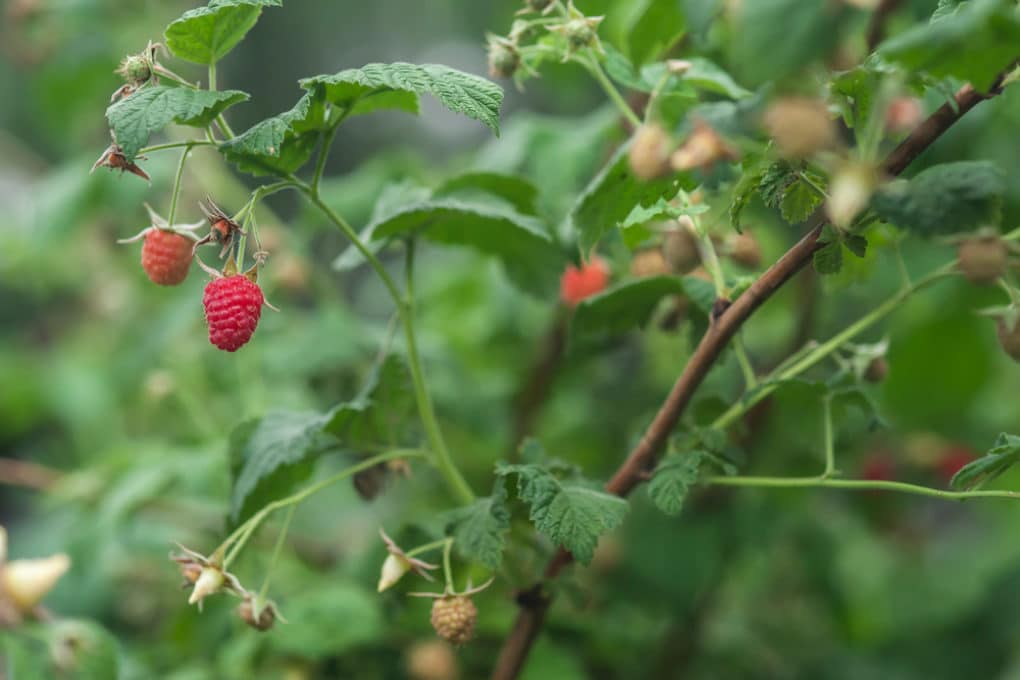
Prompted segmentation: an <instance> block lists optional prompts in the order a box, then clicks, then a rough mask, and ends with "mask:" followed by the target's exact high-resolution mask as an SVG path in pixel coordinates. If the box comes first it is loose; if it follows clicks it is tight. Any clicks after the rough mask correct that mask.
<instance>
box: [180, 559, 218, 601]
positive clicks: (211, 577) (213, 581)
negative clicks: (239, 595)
mask: <svg viewBox="0 0 1020 680" xmlns="http://www.w3.org/2000/svg"><path fill="white" fill-rule="evenodd" d="M223 580H224V579H223V571H222V570H221V569H219V568H217V567H213V566H208V567H203V568H202V571H201V572H200V573H199V575H198V579H197V580H196V581H195V589H194V590H192V591H191V597H189V598H188V604H196V603H197V604H198V605H199V606H201V604H202V600H204V599H205V598H207V597H209V596H210V595H214V594H216V593H218V592H219V591H220V589H221V588H222V587H223Z"/></svg>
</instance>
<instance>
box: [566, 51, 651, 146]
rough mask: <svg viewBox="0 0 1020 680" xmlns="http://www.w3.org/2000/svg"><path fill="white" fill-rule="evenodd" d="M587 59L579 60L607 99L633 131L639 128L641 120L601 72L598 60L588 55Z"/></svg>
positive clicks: (603, 72) (604, 73)
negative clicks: (600, 87)
mask: <svg viewBox="0 0 1020 680" xmlns="http://www.w3.org/2000/svg"><path fill="white" fill-rule="evenodd" d="M589 56H590V58H589V59H584V60H580V61H581V63H582V64H583V65H584V67H585V68H586V69H588V72H589V73H591V75H592V77H594V78H595V80H597V81H598V83H599V85H601V86H602V89H603V90H604V91H605V93H606V95H607V96H608V97H609V99H611V100H612V102H613V104H615V105H616V108H617V109H619V111H620V114H622V115H623V117H624V118H626V119H627V122H628V123H630V124H631V125H633V126H634V129H637V128H639V127H641V119H640V118H638V116H637V114H636V113H634V109H632V108H630V105H629V104H627V100H625V99H624V98H623V95H621V94H620V91H619V90H617V89H616V86H615V85H613V83H612V81H610V80H609V77H608V76H607V75H606V72H605V71H603V70H602V66H601V65H600V64H599V62H598V59H596V58H595V56H594V55H589Z"/></svg>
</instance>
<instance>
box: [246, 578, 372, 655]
mask: <svg viewBox="0 0 1020 680" xmlns="http://www.w3.org/2000/svg"><path fill="white" fill-rule="evenodd" d="M310 582H311V583H314V584H315V587H311V588H296V589H295V590H294V592H293V593H292V594H291V595H290V596H289V597H288V598H287V602H286V609H285V611H284V613H285V614H286V616H287V621H288V623H287V625H285V626H281V625H277V626H276V627H275V628H274V629H273V633H272V635H269V636H267V639H266V640H265V642H266V644H267V645H268V646H269V647H270V648H271V649H272V653H273V654H275V655H280V656H290V657H296V658H301V659H312V660H317V659H326V658H329V657H334V656H336V655H341V654H345V653H348V652H350V650H354V649H356V648H358V647H365V646H368V645H371V644H372V643H373V642H374V641H376V640H378V639H379V638H380V637H381V636H382V635H383V631H384V630H385V624H384V621H385V619H384V616H383V611H382V610H383V600H382V598H380V597H378V596H377V595H376V593H374V592H369V591H368V590H366V589H364V588H360V587H358V586H357V585H356V584H354V583H350V582H346V581H342V580H340V581H338V579H337V577H336V576H334V577H333V578H329V579H322V580H317V579H314V580H312V581H310ZM338 622H342V624H343V625H338Z"/></svg>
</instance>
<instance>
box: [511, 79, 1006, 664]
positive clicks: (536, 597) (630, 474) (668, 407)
mask: <svg viewBox="0 0 1020 680" xmlns="http://www.w3.org/2000/svg"><path fill="white" fill-rule="evenodd" d="M1003 75H1004V74H1003ZM1002 78H1003V76H1000V77H999V79H998V80H997V81H996V84H995V86H993V87H992V88H991V90H990V91H989V92H988V93H987V94H981V93H979V92H977V91H976V90H974V88H973V87H971V86H970V85H965V86H963V87H962V88H960V90H959V91H958V92H957V93H956V96H955V97H954V100H955V101H954V102H953V103H952V104H950V103H946V104H943V105H942V106H941V107H939V108H938V109H937V110H936V111H935V112H934V113H932V115H931V116H929V117H928V119H927V120H925V121H924V122H923V123H921V125H920V126H918V127H917V129H915V130H914V131H913V132H912V133H911V134H910V136H909V137H907V138H906V139H905V140H903V142H901V143H900V145H899V146H898V147H896V148H895V149H894V150H893V151H892V153H890V154H889V156H888V157H887V158H886V160H885V162H884V163H883V170H884V171H885V172H886V173H888V174H889V175H898V174H900V173H901V172H903V170H904V169H905V168H906V167H907V165H909V164H910V162H911V161H913V160H914V159H915V158H917V157H918V156H919V155H920V154H921V153H922V152H923V151H924V150H925V149H927V148H928V147H929V146H930V145H931V144H932V142H934V141H935V140H936V139H938V137H939V136H940V135H942V134H943V133H944V132H945V131H946V130H948V129H949V128H950V127H951V126H952V125H953V124H954V123H955V122H956V121H957V120H959V119H960V118H961V117H962V116H963V115H964V114H966V113H967V112H968V111H970V110H971V109H972V108H974V107H975V106H977V105H978V104H979V103H980V102H982V101H984V100H985V99H989V98H991V97H993V96H995V95H997V94H999V92H1000V90H999V83H1001V81H1002ZM810 223H811V225H812V227H811V229H810V230H809V231H808V233H807V234H805V235H804V237H803V238H801V240H800V241H798V242H797V243H795V244H794V245H793V247H791V248H790V249H789V250H788V251H787V252H786V253H785V254H784V255H783V256H782V257H781V258H779V260H778V261H777V262H776V263H775V264H774V265H772V266H771V267H769V269H768V270H767V271H765V273H763V274H762V275H761V276H760V277H759V278H758V279H757V280H756V281H755V282H754V283H753V284H752V285H751V287H750V288H748V289H747V290H746V291H745V292H744V294H743V295H741V296H740V297H739V298H737V300H736V301H735V302H734V303H733V304H732V305H730V307H729V308H727V309H726V310H725V311H724V312H723V313H722V314H721V315H720V316H719V317H718V319H717V320H716V322H715V323H713V324H712V325H711V326H709V328H708V330H707V331H706V332H705V335H704V336H702V338H701V342H700V343H698V347H697V348H696V349H695V350H694V353H693V354H692V355H691V357H690V359H689V360H688V362H687V365H686V366H685V367H684V370H683V372H682V373H681V374H680V377H679V378H678V379H677V381H676V383H675V384H674V385H673V389H672V390H671V391H670V393H669V395H668V396H667V397H666V400H665V402H663V404H662V406H661V408H660V409H659V412H658V413H657V414H656V416H655V419H654V420H653V421H652V424H651V425H650V426H649V427H648V430H647V431H646V432H645V434H644V436H643V437H642V438H641V440H640V441H639V442H638V444H637V446H636V447H635V448H634V449H633V450H632V451H631V452H630V455H628V456H627V458H626V460H625V461H624V462H623V464H622V465H621V466H620V467H619V469H617V471H616V473H615V474H614V475H613V477H612V478H611V479H610V480H609V482H608V483H607V484H606V487H605V488H606V491H608V492H610V493H613V494H616V495H618V496H626V495H627V494H629V493H630V492H631V491H632V490H633V489H634V487H636V486H637V485H638V484H640V483H641V481H642V480H643V479H644V477H645V473H646V472H647V471H648V470H651V469H653V468H654V466H655V463H656V462H657V460H658V458H659V455H660V454H661V453H662V451H663V449H664V447H665V444H666V441H667V439H668V437H669V434H670V432H672V430H673V428H674V427H675V426H676V423H677V422H678V421H679V419H680V417H681V416H682V415H683V413H684V411H685V409H686V408H687V405H688V404H689V403H690V401H691V399H692V397H693V396H694V392H695V390H697V388H698V387H699V386H700V385H701V383H702V381H703V380H704V379H705V377H706V376H707V375H708V372H709V370H710V369H711V368H712V366H713V365H714V363H715V361H716V360H717V359H718V358H719V356H720V354H722V351H723V350H724V349H725V347H726V345H727V344H728V343H729V341H730V340H731V339H732V338H733V336H734V335H735V334H736V333H737V331H738V330H739V329H740V328H741V326H743V324H744V322H745V321H747V319H749V318H750V317H751V315H752V314H753V313H754V312H755V311H756V310H757V309H758V307H760V306H761V305H762V304H763V303H764V302H765V301H766V300H768V299H769V298H770V297H771V296H772V295H773V293H775V292H776V291H777V290H778V289H779V288H780V287H781V286H782V285H783V284H785V283H786V282H787V281H788V280H789V279H790V278H791V277H792V276H793V275H794V274H796V273H797V272H798V271H800V270H801V269H803V268H804V267H805V266H806V265H807V264H808V263H809V262H811V258H812V256H813V255H814V253H815V252H816V251H817V250H819V249H820V248H821V247H822V246H823V245H824V244H820V243H819V242H818V239H819V237H820V236H821V234H822V228H823V227H824V226H825V218H824V215H823V214H822V212H821V211H818V212H816V214H815V215H814V216H813V217H812V218H811V219H810ZM572 560H573V556H572V555H571V554H570V553H569V552H567V551H566V550H564V549H562V548H560V549H559V550H558V551H557V552H556V554H555V555H554V556H553V558H552V559H551V560H550V562H549V564H548V565H547V566H546V569H545V578H546V579H553V578H555V577H556V576H557V575H558V574H559V572H560V571H561V570H562V569H563V567H565V566H567V565H568V564H570V562H571V561H572ZM524 592H526V593H529V597H527V598H524V599H522V598H521V597H520V596H519V597H518V604H519V605H520V607H521V608H520V611H519V612H518V615H517V619H516V620H515V621H514V626H513V628H512V629H511V631H510V634H509V635H508V636H507V639H506V641H505V642H504V645H503V649H502V650H501V651H500V655H499V658H498V659H497V660H496V667H495V669H494V671H493V674H492V677H493V679H494V680H513V678H516V677H517V675H518V674H519V673H520V671H521V669H522V668H523V666H524V661H525V659H526V658H527V655H528V652H529V651H530V648H531V645H532V643H533V642H534V640H535V637H536V636H537V635H538V631H539V629H540V628H541V626H542V622H543V621H544V619H545V613H546V611H547V609H548V607H549V604H550V602H551V598H550V597H549V595H548V594H546V593H545V592H544V589H543V587H542V585H541V584H538V585H536V586H533V587H531V588H529V589H527V590H526V591H524Z"/></svg>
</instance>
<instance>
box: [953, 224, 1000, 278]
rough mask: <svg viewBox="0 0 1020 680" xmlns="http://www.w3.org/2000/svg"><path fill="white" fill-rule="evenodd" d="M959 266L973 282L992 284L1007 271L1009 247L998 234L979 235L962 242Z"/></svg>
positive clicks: (959, 249) (958, 250)
mask: <svg viewBox="0 0 1020 680" xmlns="http://www.w3.org/2000/svg"><path fill="white" fill-rule="evenodd" d="M957 256H958V258H959V261H960V263H959V267H960V271H961V272H962V273H963V275H964V276H965V277H966V278H967V280H968V281H970V282H971V283H973V284H976V285H979V286H990V285H993V284H994V283H995V282H996V281H998V280H999V278H1000V277H1002V276H1003V275H1004V274H1005V273H1006V267H1007V265H1008V264H1009V248H1008V246H1007V245H1006V242H1005V241H1003V240H1002V239H1001V238H999V237H998V235H991V236H978V237H975V238H969V239H967V240H966V241H963V242H962V243H960V246H959V248H958V249H957Z"/></svg>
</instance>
